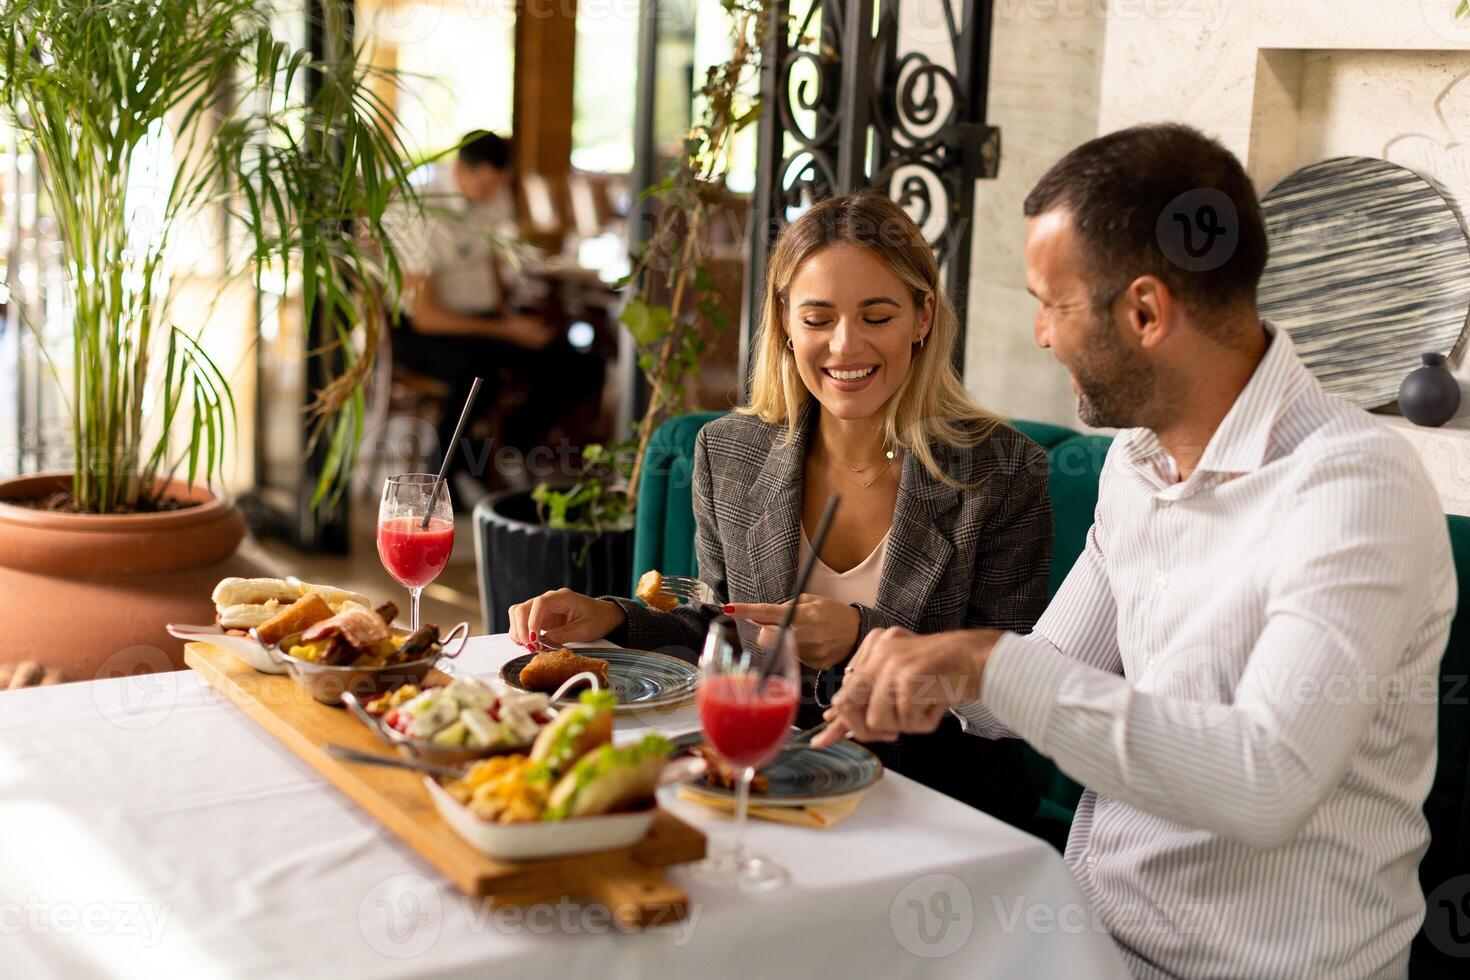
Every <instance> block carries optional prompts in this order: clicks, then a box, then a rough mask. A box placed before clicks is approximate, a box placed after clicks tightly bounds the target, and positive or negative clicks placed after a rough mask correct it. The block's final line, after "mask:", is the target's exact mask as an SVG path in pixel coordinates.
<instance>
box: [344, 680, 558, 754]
mask: <svg viewBox="0 0 1470 980" xmlns="http://www.w3.org/2000/svg"><path fill="white" fill-rule="evenodd" d="M365 707H366V708H367V711H368V713H369V714H371V715H373V716H374V717H377V718H381V719H382V721H383V724H385V725H387V726H388V727H389V728H391V729H393V730H394V731H396V732H399V733H400V734H403V735H407V736H408V737H409V738H415V739H422V740H423V741H426V742H429V743H431V744H433V745H440V746H446V747H454V746H462V747H465V748H471V749H488V748H497V747H501V746H514V745H529V744H530V743H531V742H533V741H535V739H536V737H537V736H538V735H540V734H541V730H542V729H543V728H545V727H546V726H547V725H548V724H549V723H550V722H551V720H552V718H553V717H554V714H553V712H552V710H551V700H550V698H548V697H547V696H546V695H545V694H540V693H535V692H523V691H507V692H505V693H504V694H498V693H496V692H495V691H494V690H493V689H491V688H490V687H489V686H488V685H486V684H483V683H481V682H480V681H476V680H472V679H469V678H455V679H454V680H453V681H451V682H450V683H448V684H446V685H444V686H443V687H431V688H428V689H425V690H420V689H419V688H418V687H416V686H415V685H413V684H405V685H404V686H402V687H400V688H397V689H396V690H394V691H390V692H389V693H387V694H385V695H383V696H382V697H380V698H377V699H376V700H373V701H369V702H368V703H367V705H365Z"/></svg>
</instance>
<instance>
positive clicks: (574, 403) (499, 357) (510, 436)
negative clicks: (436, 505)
mask: <svg viewBox="0 0 1470 980" xmlns="http://www.w3.org/2000/svg"><path fill="white" fill-rule="evenodd" d="M510 164H511V149H510V144H509V143H508V142H507V141H506V140H505V139H503V138H501V137H500V136H497V135H496V134H494V133H487V132H474V133H470V134H469V135H468V136H466V137H465V139H464V142H463V143H462V144H461V145H460V147H459V152H458V154H457V155H456V157H455V160H454V164H453V166H452V167H451V168H450V170H449V171H448V174H447V179H440V180H437V181H435V182H434V183H433V184H431V185H430V187H429V188H428V189H427V190H426V192H425V195H424V213H423V215H422V216H419V215H415V216H413V217H412V218H408V219H405V220H404V222H403V227H404V229H405V232H406V233H405V235H404V240H403V242H402V243H401V248H400V252H401V255H402V259H403V263H404V294H405V300H406V302H405V310H406V312H405V314H404V315H403V317H402V318H401V322H400V323H399V329H398V330H396V331H395V336H394V338H393V356H394V358H395V359H396V360H397V362H398V363H401V364H403V365H404V366H406V367H408V368H409V369H411V370H413V371H415V372H417V373H419V374H424V375H427V376H429V377H432V378H436V379H438V380H440V381H443V382H445V383H446V384H448V386H449V393H448V395H447V396H446V399H445V404H444V406H443V410H442V411H441V413H440V419H439V431H438V447H437V450H436V451H437V453H439V454H441V455H438V456H437V457H436V458H435V459H433V461H432V465H433V468H434V469H436V470H437V469H438V466H439V463H440V461H441V460H442V458H443V457H442V453H444V452H446V451H448V450H449V449H450V448H451V447H449V445H448V443H449V440H450V439H451V438H452V437H453V434H454V427H455V423H456V422H458V420H459V414H460V409H461V407H462V406H463V404H464V401H465V398H466V397H467V396H468V395H469V390H470V386H471V384H472V383H473V382H474V379H475V377H476V376H479V377H481V378H483V379H484V386H483V387H482V389H481V391H480V394H479V396H478V398H477V401H476V411H477V414H478V415H481V416H483V415H485V414H487V413H489V412H491V411H492V410H493V409H494V408H495V407H496V405H497V401H498V399H499V397H500V395H501V392H500V391H499V390H498V385H499V382H500V379H501V372H502V370H505V371H508V372H509V373H510V374H511V375H512V376H513V377H516V378H518V379H521V380H523V381H524V382H525V386H524V392H523V400H522V401H521V402H520V404H519V406H518V407H517V408H516V409H515V410H514V411H512V412H510V413H509V414H508V415H507V416H506V417H505V418H504V419H503V421H502V430H501V443H502V444H503V445H506V446H510V447H514V448H516V449H519V450H522V451H523V452H524V451H527V450H529V449H531V448H532V447H534V446H536V445H537V444H539V443H540V442H541V441H542V440H543V439H545V438H546V436H547V434H548V433H549V432H550V431H551V430H552V429H553V428H554V427H555V426H556V425H557V423H558V422H560V421H561V420H562V419H564V418H566V417H567V416H568V415H569V414H570V413H571V412H572V411H573V410H574V409H575V408H577V407H578V406H581V405H589V404H592V405H596V404H598V403H600V401H601V394H602V386H603V381H604V378H605V375H606V365H605V364H604V363H603V361H602V360H601V359H600V358H598V357H596V356H594V355H591V354H586V353H582V352H579V351H577V350H576V349H574V348H573V347H572V346H571V345H570V344H569V343H567V341H566V338H565V336H564V334H563V332H562V331H560V330H559V329H558V328H557V327H556V326H554V325H553V324H550V323H547V322H545V321H543V320H541V319H540V318H538V317H534V316H527V315H524V314H522V313H518V312H515V311H514V310H512V309H511V308H510V305H509V292H508V289H507V282H506V270H505V268H504V267H503V265H502V262H501V261H500V260H501V253H502V251H503V250H504V243H505V242H509V241H513V240H514V239H515V236H516V227H515V222H514V220H513V218H512V214H511V207H510V203H509V181H510ZM454 449H455V451H454V452H453V455H452V458H451V463H450V473H451V474H454V475H456V476H458V477H459V480H458V483H459V485H460V486H464V485H465V481H464V480H463V476H464V475H469V476H472V477H475V478H478V479H484V478H485V477H486V476H487V475H488V467H489V466H490V462H491V458H492V456H491V454H490V453H489V452H485V451H483V450H480V451H470V449H469V447H468V446H463V445H462V446H460V447H454ZM471 469H473V470H477V472H469V470H471ZM471 486H473V485H471ZM478 489H480V490H483V489H484V488H483V487H480V488H478ZM458 496H459V497H461V498H463V497H464V495H463V494H462V493H461V494H460V495H458ZM476 496H477V495H476ZM462 502H463V503H465V504H473V503H474V500H473V499H462Z"/></svg>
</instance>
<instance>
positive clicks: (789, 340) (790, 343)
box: [786, 337, 796, 350]
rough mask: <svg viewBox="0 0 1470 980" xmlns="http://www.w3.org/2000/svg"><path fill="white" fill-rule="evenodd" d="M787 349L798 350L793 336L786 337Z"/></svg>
mask: <svg viewBox="0 0 1470 980" xmlns="http://www.w3.org/2000/svg"><path fill="white" fill-rule="evenodd" d="M786 349H787V350H796V345H795V344H793V343H792V342H791V338H790V337H787V338H786Z"/></svg>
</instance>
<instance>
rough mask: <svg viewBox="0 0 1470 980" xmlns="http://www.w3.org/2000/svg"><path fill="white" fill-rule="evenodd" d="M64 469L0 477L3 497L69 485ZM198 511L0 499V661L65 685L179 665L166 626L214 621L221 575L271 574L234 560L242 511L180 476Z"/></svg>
mask: <svg viewBox="0 0 1470 980" xmlns="http://www.w3.org/2000/svg"><path fill="white" fill-rule="evenodd" d="M70 487H71V476H70V475H69V474H66V473H42V474H36V475H34V476H24V477H18V478H16V479H11V480H0V500H3V499H26V498H32V497H44V496H46V495H47V494H49V493H51V492H52V491H54V490H57V489H69V488H70ZM169 493H170V495H172V496H174V497H180V498H187V499H191V500H196V501H200V503H199V505H198V506H196V507H189V508H186V509H184V510H178V511H168V512H163V513H157V514H123V515H117V516H111V515H109V516H105V517H102V516H97V515H93V514H64V513H53V512H50V511H42V510H35V509H32V508H29V507H21V506H16V505H14V504H4V503H0V661H20V660H37V661H40V662H41V663H42V664H43V665H46V666H51V667H57V668H59V669H61V670H62V671H64V672H65V673H66V675H67V678H68V679H69V680H89V679H91V678H94V677H99V676H117V675H122V674H134V673H139V672H141V671H142V670H145V669H146V670H169V669H179V668H181V667H182V666H183V644H182V643H180V642H179V641H178V640H175V639H173V638H172V637H170V636H169V635H168V634H167V633H165V632H164V629H163V627H164V624H165V623H169V622H183V623H209V622H213V621H214V604H213V603H212V602H211V601H210V598H209V594H210V592H211V591H213V589H214V584H215V582H216V581H218V580H219V579H221V578H223V577H225V576H226V575H261V574H268V573H267V572H266V571H265V570H264V569H260V568H258V567H257V566H256V563H254V562H251V561H248V560H246V559H245V558H243V556H237V555H236V554H235V549H236V547H238V546H239V544H240V540H241V538H242V537H244V534H245V521H244V518H243V517H241V515H240V511H239V508H237V507H236V506H235V505H234V503H233V502H232V501H231V500H230V499H229V498H227V497H222V496H221V497H217V496H215V495H214V494H212V493H210V491H208V490H206V489H205V488H203V487H201V486H197V485H195V486H192V487H191V486H189V485H188V484H186V483H184V482H182V481H175V482H174V483H173V484H171V485H170V488H169Z"/></svg>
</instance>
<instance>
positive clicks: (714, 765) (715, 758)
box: [689, 742, 771, 793]
mask: <svg viewBox="0 0 1470 980" xmlns="http://www.w3.org/2000/svg"><path fill="white" fill-rule="evenodd" d="M689 751H690V752H691V753H693V754H694V755H697V756H699V757H700V758H701V759H703V760H704V761H705V762H706V763H708V764H709V771H708V772H706V773H705V775H704V778H705V779H708V780H709V781H710V782H712V783H714V784H715V785H716V786H720V787H722V788H724V789H734V788H735V787H736V785H737V784H738V783H739V776H738V775H737V774H736V772H735V767H734V766H732V765H730V763H728V762H726V761H725V760H724V758H723V757H721V755H720V753H718V752H716V751H715V750H714V746H712V745H709V744H708V743H705V742H700V743H699V744H698V745H696V746H694V748H692V749H690V750H689ZM770 788H771V780H770V779H769V778H768V777H766V776H764V775H762V774H761V773H756V774H755V777H754V778H753V779H751V781H750V791H751V792H752V793H764V792H765V791H766V790H768V789H770Z"/></svg>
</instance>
